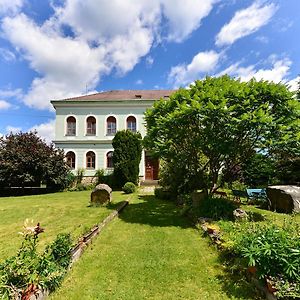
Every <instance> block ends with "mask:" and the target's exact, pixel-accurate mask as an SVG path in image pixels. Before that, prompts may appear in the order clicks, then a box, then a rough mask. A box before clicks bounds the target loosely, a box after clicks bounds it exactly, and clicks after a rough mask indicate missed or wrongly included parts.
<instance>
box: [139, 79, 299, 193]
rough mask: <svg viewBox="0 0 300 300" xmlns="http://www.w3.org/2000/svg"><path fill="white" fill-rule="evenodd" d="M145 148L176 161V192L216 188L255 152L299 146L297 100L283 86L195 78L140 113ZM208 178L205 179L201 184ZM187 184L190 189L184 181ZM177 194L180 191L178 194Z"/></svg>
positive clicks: (168, 160)
mask: <svg viewBox="0 0 300 300" xmlns="http://www.w3.org/2000/svg"><path fill="white" fill-rule="evenodd" d="M145 120H146V126H147V137H146V139H145V141H146V146H147V148H148V149H150V150H152V151H154V152H155V153H156V154H157V155H159V156H160V157H161V158H163V159H164V160H166V161H167V162H169V163H173V162H174V163H178V162H179V163H180V166H181V167H180V168H181V170H185V172H181V173H180V176H181V182H182V185H183V186H182V187H181V190H182V189H185V190H186V191H192V190H193V189H197V188H202V187H203V186H207V187H209V188H210V189H211V191H212V190H213V189H216V188H218V185H217V184H218V183H219V182H220V175H221V170H222V169H224V168H225V167H226V168H227V169H228V170H229V171H230V170H233V169H235V168H236V166H238V165H241V164H242V163H243V162H245V161H246V160H247V159H249V157H251V156H252V155H253V152H255V150H256V149H260V150H261V151H264V152H268V151H269V152H271V151H273V149H276V148H277V149H278V148H280V147H288V144H289V141H291V140H292V141H294V142H295V143H297V144H298V145H299V140H300V134H299V101H298V100H297V99H295V98H294V97H293V93H291V92H290V91H289V90H288V89H287V88H286V86H285V85H283V84H275V83H269V82H266V81H260V82H257V81H255V80H254V79H253V80H251V81H249V82H240V81H239V80H235V79H232V78H230V77H229V76H222V77H219V78H211V77H207V78H206V79H204V80H201V81H200V80H198V81H196V82H195V83H194V84H193V85H191V86H190V88H189V89H179V90H178V91H177V92H176V93H174V94H173V95H171V97H170V99H161V100H160V101H157V102H155V103H154V106H153V108H151V109H149V110H147V111H146V113H145ZM206 174H207V175H208V181H207V182H206V181H205V180H203V179H204V178H207V177H206ZM190 180H192V182H193V185H192V186H191V185H189V184H188V182H190ZM178 192H181V191H178Z"/></svg>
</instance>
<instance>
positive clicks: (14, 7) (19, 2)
mask: <svg viewBox="0 0 300 300" xmlns="http://www.w3.org/2000/svg"><path fill="white" fill-rule="evenodd" d="M22 6H23V0H0V15H2V14H3V15H5V14H10V13H12V14H15V13H17V12H18V11H19V9H20V8H21V7H22Z"/></svg>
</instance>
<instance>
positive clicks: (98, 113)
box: [51, 90, 174, 180]
mask: <svg viewBox="0 0 300 300" xmlns="http://www.w3.org/2000/svg"><path fill="white" fill-rule="evenodd" d="M173 92H174V91H173V90H129V91H109V92H103V93H97V94H92V95H86V96H80V97H75V98H69V99H62V100H53V101H51V103H52V105H53V106H54V108H55V110H56V124H55V141H54V143H55V145H56V147H57V148H60V149H63V150H64V151H65V154H66V158H67V162H68V164H69V165H70V167H71V168H72V169H73V170H75V171H76V170H77V169H78V168H84V169H85V176H87V177H91V176H93V175H94V174H95V170H97V169H104V170H106V171H107V172H111V170H112V169H113V164H112V156H113V147H112V139H113V137H114V135H115V133H116V132H117V131H118V130H123V129H129V130H132V131H134V132H135V131H138V132H140V133H141V135H142V136H143V137H144V136H145V134H146V129H145V125H144V112H145V111H146V109H147V108H149V107H151V106H152V105H153V103H154V101H155V100H158V99H160V98H168V97H169V96H170V94H171V93H173ZM157 176H158V161H157V160H155V159H152V158H151V157H150V156H149V154H148V153H147V151H146V150H144V151H143V153H142V160H141V163H140V178H141V179H150V180H153V179H154V180H155V179H157Z"/></svg>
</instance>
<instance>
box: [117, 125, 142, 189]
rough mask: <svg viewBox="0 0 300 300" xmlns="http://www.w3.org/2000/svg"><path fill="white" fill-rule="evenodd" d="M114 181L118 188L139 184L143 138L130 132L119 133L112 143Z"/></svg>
mask: <svg viewBox="0 0 300 300" xmlns="http://www.w3.org/2000/svg"><path fill="white" fill-rule="evenodd" d="M112 145H113V148H114V155H113V164H114V179H115V184H116V186H117V187H122V186H123V185H124V184H125V183H126V182H133V183H134V184H137V183H138V180H139V164H140V161H141V157H142V136H141V135H140V133H133V132H131V131H130V130H122V131H118V132H117V133H116V135H115V137H114V139H113V141H112Z"/></svg>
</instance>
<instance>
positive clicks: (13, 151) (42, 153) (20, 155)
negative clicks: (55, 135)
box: [0, 132, 69, 189]
mask: <svg viewBox="0 0 300 300" xmlns="http://www.w3.org/2000/svg"><path fill="white" fill-rule="evenodd" d="M68 172H69V168H68V166H67V165H66V163H65V161H64V153H63V151H62V150H58V149H55V148H54V145H53V144H51V145H47V144H46V143H45V142H44V141H43V140H42V139H41V138H40V137H38V136H37V134H36V132H28V133H22V132H20V133H17V134H12V133H11V134H10V135H8V136H6V137H2V138H0V186H2V187H12V186H17V187H24V186H39V185H40V183H41V182H44V183H46V184H47V186H48V187H51V188H54V189H60V188H62V187H64V186H65V185H66V184H67V175H68Z"/></svg>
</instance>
